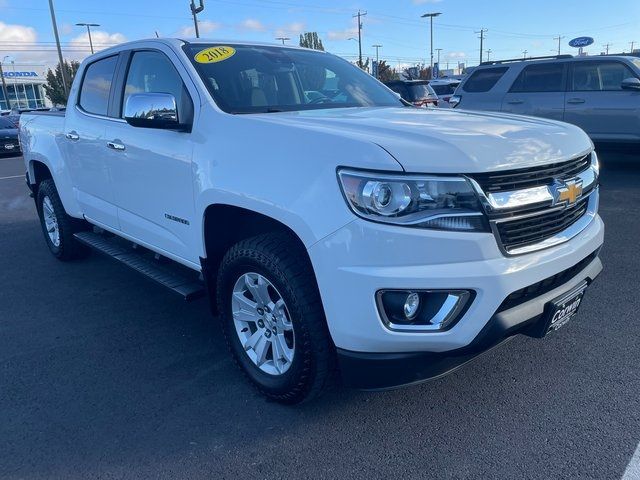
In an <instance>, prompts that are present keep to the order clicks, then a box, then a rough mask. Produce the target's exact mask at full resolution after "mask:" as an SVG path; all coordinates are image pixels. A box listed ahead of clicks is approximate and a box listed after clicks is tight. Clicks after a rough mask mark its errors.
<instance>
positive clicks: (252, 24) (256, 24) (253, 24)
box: [240, 18, 266, 32]
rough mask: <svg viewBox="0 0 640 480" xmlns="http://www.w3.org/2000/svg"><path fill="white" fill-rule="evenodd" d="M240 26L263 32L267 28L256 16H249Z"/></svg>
mask: <svg viewBox="0 0 640 480" xmlns="http://www.w3.org/2000/svg"><path fill="white" fill-rule="evenodd" d="M240 28H242V29H244V30H252V31H254V32H263V31H264V30H266V28H265V26H264V25H263V24H262V22H261V21H260V20H256V19H254V18H247V19H246V20H243V21H242V22H241V23H240Z"/></svg>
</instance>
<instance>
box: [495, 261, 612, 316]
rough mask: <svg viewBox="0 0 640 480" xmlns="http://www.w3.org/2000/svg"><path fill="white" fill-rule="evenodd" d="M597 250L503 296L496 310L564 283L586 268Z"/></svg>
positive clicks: (534, 296) (536, 295) (520, 302)
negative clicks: (568, 265)
mask: <svg viewBox="0 0 640 480" xmlns="http://www.w3.org/2000/svg"><path fill="white" fill-rule="evenodd" d="M598 252H599V249H598V250H596V251H595V252H593V253H591V254H590V255H589V256H587V257H586V258H584V259H582V260H581V261H580V262H578V263H577V264H575V265H574V266H573V267H569V268H567V269H566V270H563V271H562V272H560V273H556V274H555V275H552V276H551V277H549V278H545V279H544V280H542V281H540V282H537V283H534V284H533V285H529V286H528V287H525V288H521V289H520V290H516V291H515V292H513V293H512V294H510V295H509V296H508V297H507V298H505V300H504V301H503V302H502V304H501V305H500V307H498V312H502V311H504V310H509V309H510V308H513V307H517V306H518V305H521V304H523V303H525V302H528V301H529V300H532V299H534V298H536V297H539V296H540V295H544V294H545V293H547V292H550V291H551V290H553V289H554V288H557V287H559V286H560V285H564V284H565V283H567V282H568V281H569V280H571V279H572V278H573V277H575V276H576V275H577V274H578V273H580V272H581V271H582V270H583V269H584V268H586V266H587V265H589V264H590V263H591V262H592V261H593V260H594V259H595V258H596V257H597V256H598Z"/></svg>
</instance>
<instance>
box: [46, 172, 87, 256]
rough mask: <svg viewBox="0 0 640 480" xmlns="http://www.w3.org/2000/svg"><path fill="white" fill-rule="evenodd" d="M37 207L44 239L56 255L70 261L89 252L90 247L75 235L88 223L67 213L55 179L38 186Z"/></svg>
mask: <svg viewBox="0 0 640 480" xmlns="http://www.w3.org/2000/svg"><path fill="white" fill-rule="evenodd" d="M36 207H37V209H38V216H39V217H40V225H41V226H42V233H43V234H44V239H45V241H46V242H47V246H48V247H49V251H50V252H51V253H52V254H53V256H54V257H56V258H57V259H58V260H62V261H69V260H74V259H76V258H81V257H84V256H86V255H87V254H88V252H89V248H88V247H86V246H85V245H82V244H81V243H80V242H78V241H77V240H76V239H75V238H74V237H73V234H74V233H76V232H79V231H81V230H86V229H87V224H86V222H84V221H83V220H78V219H76V218H73V217H70V216H69V215H67V212H65V210H64V207H63V206H62V202H61V201H60V196H59V195H58V191H57V190H56V186H55V184H54V183H53V180H51V179H47V180H43V181H42V182H41V183H40V185H39V186H38V194H37V196H36Z"/></svg>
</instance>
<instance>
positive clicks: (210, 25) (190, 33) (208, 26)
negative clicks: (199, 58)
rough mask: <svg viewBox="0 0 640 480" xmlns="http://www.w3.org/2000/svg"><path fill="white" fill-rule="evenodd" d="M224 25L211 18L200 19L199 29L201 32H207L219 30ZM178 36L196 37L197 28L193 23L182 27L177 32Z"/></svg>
mask: <svg viewBox="0 0 640 480" xmlns="http://www.w3.org/2000/svg"><path fill="white" fill-rule="evenodd" d="M221 26H222V25H221V24H220V23H218V22H212V21H211V20H198V30H199V31H200V34H201V35H202V34H205V35H206V34H207V33H211V32H214V31H216V30H218V29H219V28H220V27H221ZM176 35H177V36H178V37H195V36H196V29H195V27H194V26H193V25H190V26H185V27H182V28H181V29H180V30H178V31H177V32H176Z"/></svg>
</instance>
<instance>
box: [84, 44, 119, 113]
mask: <svg viewBox="0 0 640 480" xmlns="http://www.w3.org/2000/svg"><path fill="white" fill-rule="evenodd" d="M117 61H118V57H116V56H114V57H108V58H104V59H102V60H98V61H97V62H94V63H92V64H91V65H89V66H88V67H87V70H86V71H85V74H84V80H83V81H82V88H81V89H80V101H79V104H80V106H81V107H82V109H83V110H85V111H87V112H89V113H95V114H96V115H106V114H107V111H108V109H109V91H110V90H111V82H112V81H113V74H114V72H115V70H116V63H117Z"/></svg>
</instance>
